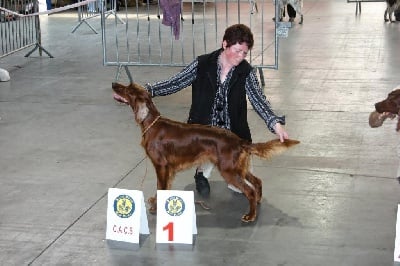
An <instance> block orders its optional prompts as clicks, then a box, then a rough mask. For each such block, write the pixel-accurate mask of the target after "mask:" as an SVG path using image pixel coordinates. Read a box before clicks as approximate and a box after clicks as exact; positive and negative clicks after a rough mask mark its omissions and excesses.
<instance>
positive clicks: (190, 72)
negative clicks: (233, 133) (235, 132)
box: [145, 59, 285, 133]
mask: <svg viewBox="0 0 400 266" xmlns="http://www.w3.org/2000/svg"><path fill="white" fill-rule="evenodd" d="M197 66H198V60H197V59H195V60H194V61H193V62H192V63H190V64H189V65H187V66H186V67H185V68H184V69H182V71H181V72H179V73H177V74H176V75H174V76H172V77H171V78H169V79H167V80H163V81H159V82H156V83H154V84H146V86H145V87H146V89H147V90H148V91H149V92H150V93H151V95H152V97H156V96H165V95H170V94H173V93H176V92H178V91H180V90H182V89H184V88H186V87H188V86H190V85H191V84H192V82H193V81H194V80H195V79H196V77H197ZM234 69H235V68H234V67H233V68H232V69H231V70H230V71H229V73H228V75H227V76H226V79H225V81H224V82H223V83H221V82H220V73H221V67H220V65H218V73H217V79H218V80H217V84H218V90H217V93H216V97H215V100H214V105H213V109H212V110H213V111H212V114H211V115H212V116H211V123H212V125H213V126H218V127H222V128H226V129H230V121H229V115H228V102H227V97H228V84H229V82H230V79H231V77H232V73H233V71H234ZM245 89H246V94H247V97H248V99H249V102H250V103H251V105H252V106H253V108H254V110H255V111H256V112H257V114H258V115H259V116H260V117H261V118H262V119H263V120H264V122H265V123H266V125H267V127H268V129H269V130H270V131H271V132H272V133H275V130H274V127H275V124H276V123H280V124H282V125H284V124H285V116H277V115H275V113H274V111H273V110H272V108H271V104H270V103H269V101H268V100H267V99H266V97H265V95H264V93H263V91H262V89H261V87H260V84H259V82H258V78H257V74H256V69H253V70H252V71H251V72H250V73H249V75H248V76H247V78H246V85H245Z"/></svg>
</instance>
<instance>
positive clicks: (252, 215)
mask: <svg viewBox="0 0 400 266" xmlns="http://www.w3.org/2000/svg"><path fill="white" fill-rule="evenodd" d="M243 183H244V184H245V185H244V187H243V193H244V195H245V196H246V198H247V200H248V201H249V208H250V209H249V212H248V213H247V214H245V215H243V216H242V221H243V222H245V223H248V222H253V221H254V220H255V219H256V217H257V194H258V193H257V192H256V190H255V189H253V188H252V187H251V186H249V185H247V183H246V182H243Z"/></svg>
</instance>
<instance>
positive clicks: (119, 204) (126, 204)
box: [114, 195, 135, 218]
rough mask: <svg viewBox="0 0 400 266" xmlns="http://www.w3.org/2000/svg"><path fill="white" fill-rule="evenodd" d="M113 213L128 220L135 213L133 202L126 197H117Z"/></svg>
mask: <svg viewBox="0 0 400 266" xmlns="http://www.w3.org/2000/svg"><path fill="white" fill-rule="evenodd" d="M114 212H115V214H116V215H117V216H118V217H121V218H129V217H131V216H132V214H133V213H134V212H135V202H134V201H133V199H132V198H131V197H129V196H128V195H119V196H118V197H116V198H115V200H114Z"/></svg>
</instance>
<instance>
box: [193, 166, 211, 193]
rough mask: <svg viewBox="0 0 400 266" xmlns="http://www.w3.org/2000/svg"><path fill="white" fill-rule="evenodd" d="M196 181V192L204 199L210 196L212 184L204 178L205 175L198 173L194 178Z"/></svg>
mask: <svg viewBox="0 0 400 266" xmlns="http://www.w3.org/2000/svg"><path fill="white" fill-rule="evenodd" d="M194 180H195V182H196V190H197V192H199V194H200V195H201V196H203V197H206V196H209V195H210V184H209V183H208V180H207V178H205V177H204V175H203V173H201V172H196V174H195V176H194Z"/></svg>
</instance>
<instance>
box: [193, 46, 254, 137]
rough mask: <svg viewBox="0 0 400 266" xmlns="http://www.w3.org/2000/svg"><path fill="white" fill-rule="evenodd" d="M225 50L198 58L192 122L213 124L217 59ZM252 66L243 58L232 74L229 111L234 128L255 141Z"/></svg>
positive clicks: (238, 133)
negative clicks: (249, 89)
mask: <svg viewBox="0 0 400 266" xmlns="http://www.w3.org/2000/svg"><path fill="white" fill-rule="evenodd" d="M221 52H222V49H219V50H216V51H214V52H212V53H210V54H206V55H201V56H199V57H198V68H197V78H196V80H195V81H194V82H193V83H192V106H191V108H190V112H189V120H188V123H193V124H194V123H195V124H203V125H210V124H211V113H212V107H213V104H214V99H215V95H216V92H217V61H218V56H219V54H220V53H221ZM251 70H252V66H251V65H250V64H249V63H248V62H247V61H246V60H243V61H242V62H241V63H240V64H239V65H238V66H236V68H235V70H234V71H233V73H232V78H231V80H230V83H229V94H228V113H229V118H230V122H231V131H232V132H233V133H235V134H236V135H238V136H239V137H241V138H243V139H246V140H248V141H251V134H250V129H249V125H248V122H247V101H246V89H245V83H246V77H247V76H248V74H249V73H250V71H251Z"/></svg>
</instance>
